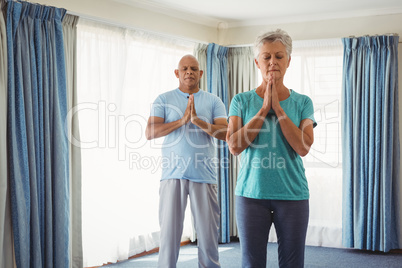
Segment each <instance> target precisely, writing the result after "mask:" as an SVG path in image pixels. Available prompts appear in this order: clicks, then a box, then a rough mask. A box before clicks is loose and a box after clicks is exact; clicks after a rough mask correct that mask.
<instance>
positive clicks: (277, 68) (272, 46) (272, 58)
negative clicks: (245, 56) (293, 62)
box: [255, 41, 290, 81]
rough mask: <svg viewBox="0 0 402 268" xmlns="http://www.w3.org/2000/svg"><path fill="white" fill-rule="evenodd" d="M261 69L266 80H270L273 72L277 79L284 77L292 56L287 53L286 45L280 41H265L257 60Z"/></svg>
mask: <svg viewBox="0 0 402 268" xmlns="http://www.w3.org/2000/svg"><path fill="white" fill-rule="evenodd" d="M255 63H256V64H257V67H258V69H260V71H261V75H262V78H263V79H264V81H268V76H269V75H270V74H271V75H273V76H274V78H275V80H278V79H283V77H284V76H285V73H286V70H287V68H288V67H289V63H290V57H288V55H287V53H286V47H285V45H283V44H282V43H281V42H279V41H275V42H265V43H264V44H263V45H262V46H261V49H260V54H259V56H258V59H256V60H255Z"/></svg>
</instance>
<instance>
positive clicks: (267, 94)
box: [226, 30, 316, 268]
mask: <svg viewBox="0 0 402 268" xmlns="http://www.w3.org/2000/svg"><path fill="white" fill-rule="evenodd" d="M254 49H255V54H254V57H255V59H254V61H255V64H256V65H257V67H258V68H259V69H260V71H261V75H262V78H263V81H262V83H261V85H260V86H259V87H257V88H255V89H253V90H251V91H248V92H244V93H240V94H238V95H236V96H235V97H234V98H233V100H232V102H231V105H230V110H229V129H228V132H227V136H226V140H227V142H228V145H229V149H230V152H231V153H232V154H234V155H239V154H240V153H241V164H240V172H239V175H238V179H237V185H236V191H235V194H236V217H237V222H238V229H239V238H240V245H241V250H242V267H253V268H256V267H266V259H267V243H268V234H269V230H270V227H271V225H272V223H273V224H274V225H275V230H276V234H277V237H278V259H279V266H280V267H292V268H293V267H303V266H304V248H305V240H306V232H307V224H308V217H309V202H308V199H309V189H308V185H307V179H306V176H305V174H304V167H303V162H302V159H301V156H305V155H306V154H307V153H308V152H309V150H310V147H311V145H312V144H313V141H314V133H313V127H315V125H316V122H315V119H314V115H313V114H314V108H313V103H312V101H311V99H310V98H309V97H307V96H305V95H302V94H299V93H297V92H296V91H294V90H293V89H289V88H287V87H286V86H285V85H284V83H283V79H284V76H285V73H286V70H287V68H288V67H289V64H290V60H291V56H290V55H291V52H292V39H291V38H290V36H289V35H288V34H287V33H286V32H284V31H282V30H276V31H273V32H267V33H265V34H263V35H261V36H259V37H258V38H257V40H256V42H255V46H254Z"/></svg>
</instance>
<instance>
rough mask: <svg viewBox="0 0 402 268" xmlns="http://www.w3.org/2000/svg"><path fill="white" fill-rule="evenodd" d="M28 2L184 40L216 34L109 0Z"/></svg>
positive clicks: (205, 39)
mask: <svg viewBox="0 0 402 268" xmlns="http://www.w3.org/2000/svg"><path fill="white" fill-rule="evenodd" d="M32 2H35V3H39V4H44V5H49V6H55V7H62V8H65V9H67V10H68V12H69V13H71V14H74V15H78V16H82V17H84V18H90V19H96V20H100V21H104V22H108V23H112V24H115V25H121V26H125V27H128V28H136V29H143V30H147V31H151V32H157V33H162V34H164V35H170V36H175V37H181V38H185V39H187V40H193V41H200V42H205V43H210V42H215V43H216V40H217V38H218V30H217V28H216V27H209V26H205V25H200V24H195V23H192V22H188V21H185V20H181V19H178V18H174V17H170V16H167V15H163V14H160V13H154V12H151V11H148V10H145V9H140V8H136V7H134V6H130V5H126V4H123V3H120V2H115V1H111V0H32Z"/></svg>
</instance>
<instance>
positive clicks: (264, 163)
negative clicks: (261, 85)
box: [229, 89, 316, 200]
mask: <svg viewBox="0 0 402 268" xmlns="http://www.w3.org/2000/svg"><path fill="white" fill-rule="evenodd" d="M290 93H291V94H290V96H289V97H288V98H287V99H285V100H283V101H281V102H280V105H281V107H282V109H283V110H284V111H285V113H286V115H287V116H288V117H289V118H290V119H291V120H292V122H293V123H294V124H295V125H296V126H299V125H300V122H301V121H302V120H303V119H306V118H309V119H311V120H312V121H313V123H314V126H315V125H316V122H315V119H314V108H313V103H312V101H311V99H310V98H309V97H308V96H305V95H302V94H298V93H296V92H294V91H293V90H292V91H290ZM262 104H263V98H261V97H260V96H258V94H257V93H256V90H255V89H254V90H251V91H248V92H244V93H240V94H238V95H236V96H235V97H234V98H233V100H232V102H231V105H230V110H229V117H230V116H238V117H240V118H241V119H242V121H243V125H246V124H247V123H248V122H249V121H250V120H251V119H252V118H253V117H254V116H255V115H256V114H257V112H258V111H259V110H260V109H261V107H262ZM235 194H236V195H240V196H244V197H249V198H256V199H275V200H304V199H308V198H309V190H308V185H307V179H306V176H305V173H304V167H303V162H302V159H301V157H300V156H299V155H298V154H297V153H296V152H295V151H294V150H293V148H292V147H291V146H290V145H289V143H288V142H287V140H286V138H285V137H284V135H283V133H282V130H281V127H280V125H279V122H278V118H277V116H276V114H275V113H274V111H273V110H271V111H270V112H269V113H268V115H267V117H266V118H265V119H264V124H263V126H262V128H261V130H260V132H259V134H258V135H257V137H256V138H255V140H254V141H253V142H252V143H251V145H250V146H249V147H247V148H246V149H245V150H244V151H243V152H242V154H241V162H240V172H239V175H238V178H237V185H236V190H235Z"/></svg>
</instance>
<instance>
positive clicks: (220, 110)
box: [213, 97, 227, 120]
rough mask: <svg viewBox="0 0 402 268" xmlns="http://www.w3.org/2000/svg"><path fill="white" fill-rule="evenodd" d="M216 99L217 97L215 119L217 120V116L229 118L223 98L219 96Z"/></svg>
mask: <svg viewBox="0 0 402 268" xmlns="http://www.w3.org/2000/svg"><path fill="white" fill-rule="evenodd" d="M214 99H215V105H214V114H213V119H214V120H215V119H217V118H227V114H226V108H225V105H224V104H223V102H222V100H221V99H219V98H218V97H215V98H214Z"/></svg>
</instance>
